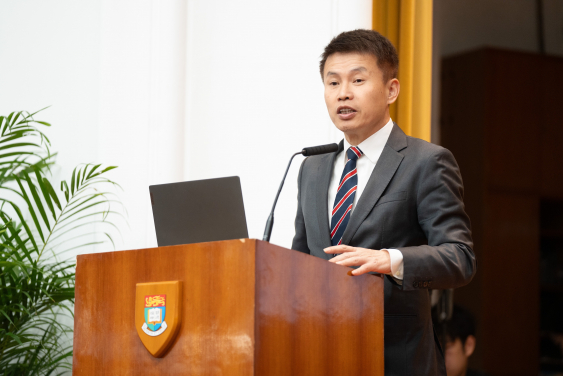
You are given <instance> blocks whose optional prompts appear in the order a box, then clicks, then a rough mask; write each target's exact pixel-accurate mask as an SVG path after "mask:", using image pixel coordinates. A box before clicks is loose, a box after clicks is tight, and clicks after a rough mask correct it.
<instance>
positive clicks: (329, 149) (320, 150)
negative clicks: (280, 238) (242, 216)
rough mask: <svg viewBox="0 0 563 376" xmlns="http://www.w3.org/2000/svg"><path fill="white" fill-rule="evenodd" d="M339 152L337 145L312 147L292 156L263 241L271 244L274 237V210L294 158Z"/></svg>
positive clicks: (269, 217)
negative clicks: (271, 238)
mask: <svg viewBox="0 0 563 376" xmlns="http://www.w3.org/2000/svg"><path fill="white" fill-rule="evenodd" d="M337 150H338V145H337V144H327V145H319V146H311V147H308V148H303V150H301V151H300V152H299V153H295V154H293V155H292V156H291V159H290V160H289V163H288V164H287V168H286V169H285V174H284V175H283V179H282V181H281V184H280V187H279V188H278V193H277V194H276V199H275V200H274V205H273V206H272V211H271V212H270V215H269V216H268V221H266V228H265V229H264V237H263V238H262V240H264V241H266V242H269V241H270V237H271V236H272V229H273V228H274V210H275V209H276V204H277V203H278V198H279V197H280V193H281V190H282V188H283V183H284V182H285V178H286V177H287V172H288V171H289V167H290V166H291V162H292V161H293V158H294V157H295V156H296V155H299V154H301V155H304V156H305V157H310V156H311V155H318V154H326V153H333V152H335V151H337Z"/></svg>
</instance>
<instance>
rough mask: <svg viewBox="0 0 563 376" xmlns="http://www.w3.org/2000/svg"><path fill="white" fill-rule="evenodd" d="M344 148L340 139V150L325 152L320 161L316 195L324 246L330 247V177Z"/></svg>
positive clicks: (318, 220)
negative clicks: (335, 161) (336, 159)
mask: <svg viewBox="0 0 563 376" xmlns="http://www.w3.org/2000/svg"><path fill="white" fill-rule="evenodd" d="M343 148H344V142H343V141H340V144H338V150H337V151H336V152H335V153H330V154H325V155H323V156H321V158H323V160H322V161H321V162H320V163H319V168H318V170H317V178H316V179H315V190H314V192H315V195H316V205H315V206H316V211H317V223H318V226H319V232H320V237H321V241H322V246H323V248H326V247H330V246H331V245H332V243H331V242H330V223H329V222H328V186H329V184H330V177H331V176H332V168H333V166H334V160H335V158H336V156H337V155H338V153H340V152H341V151H342V149H343ZM322 256H323V258H325V259H327V260H328V259H330V258H331V257H332V255H329V254H326V253H324V252H323V253H322Z"/></svg>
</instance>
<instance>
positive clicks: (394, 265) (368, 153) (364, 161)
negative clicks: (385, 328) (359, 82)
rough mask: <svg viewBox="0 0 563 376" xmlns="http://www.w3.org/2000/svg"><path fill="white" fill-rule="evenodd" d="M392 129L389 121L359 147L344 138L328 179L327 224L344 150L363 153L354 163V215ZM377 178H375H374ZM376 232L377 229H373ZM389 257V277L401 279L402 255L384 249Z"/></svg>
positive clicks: (393, 250) (344, 156) (344, 153)
mask: <svg viewBox="0 0 563 376" xmlns="http://www.w3.org/2000/svg"><path fill="white" fill-rule="evenodd" d="M392 129H393V121H392V120H391V119H389V122H388V123H387V124H385V126H384V127H383V128H381V129H380V130H378V131H377V132H375V133H374V134H372V135H371V136H369V137H368V138H366V139H365V140H364V141H363V142H362V143H361V144H359V145H350V144H349V143H348V141H346V138H345V139H344V152H341V153H339V154H338V155H337V156H336V158H335V160H334V168H333V169H332V176H331V177H330V184H329V186H328V223H330V220H331V218H332V208H333V207H334V198H335V197H336V192H337V190H338V184H339V183H340V178H341V177H342V171H343V170H344V165H345V164H346V162H347V160H348V156H347V155H346V150H348V148H349V147H350V146H357V147H359V148H360V150H361V151H362V152H363V153H364V155H363V156H362V157H361V158H359V159H358V160H357V161H356V168H357V170H358V188H357V190H356V195H355V197H354V206H352V213H351V215H354V214H353V212H354V209H355V208H356V204H357V203H358V200H359V199H360V196H361V195H362V193H363V191H364V189H365V187H366V184H367V182H368V180H369V178H370V176H371V173H372V172H373V169H374V167H375V165H376V164H377V161H378V160H379V157H380V156H381V153H382V152H383V148H384V147H385V144H386V143H387V139H388V138H389V135H390V134H391V130H392ZM376 178H377V176H376ZM374 231H377V229H374ZM386 250H387V251H388V252H389V256H390V257H391V275H392V276H393V277H395V278H396V279H399V280H402V279H403V254H402V253H401V251H399V250H398V249H388V248H387V249H386Z"/></svg>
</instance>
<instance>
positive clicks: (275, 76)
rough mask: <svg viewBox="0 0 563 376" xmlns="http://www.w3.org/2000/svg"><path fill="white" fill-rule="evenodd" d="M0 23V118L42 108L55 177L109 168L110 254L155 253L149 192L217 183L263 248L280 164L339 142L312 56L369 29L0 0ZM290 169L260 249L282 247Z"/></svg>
mask: <svg viewBox="0 0 563 376" xmlns="http://www.w3.org/2000/svg"><path fill="white" fill-rule="evenodd" d="M0 13H1V14H2V19H3V21H2V22H1V23H0V55H1V56H2V59H0V88H1V90H0V113H1V114H7V113H9V112H10V111H14V110H30V111H32V110H36V109H39V108H42V107H44V106H48V105H52V107H51V108H50V109H48V110H46V111H45V112H44V113H43V114H42V115H41V119H44V120H46V121H49V122H52V123H53V128H52V129H50V130H49V131H48V134H49V135H50V136H51V138H52V140H53V149H54V150H57V151H59V158H58V163H59V166H60V168H59V170H58V171H57V172H56V173H57V176H58V177H65V178H66V177H68V176H70V173H71V170H72V168H73V167H74V166H75V165H76V164H77V163H80V162H103V163H105V164H112V165H118V166H119V169H117V170H115V172H112V175H111V177H112V178H113V179H114V180H115V181H117V182H118V183H120V184H121V185H122V187H123V188H124V192H123V193H122V194H121V197H122V200H123V201H124V203H125V205H126V207H127V210H128V212H129V227H130V229H129V228H127V227H126V226H122V232H123V241H122V242H120V243H118V249H131V248H142V247H150V246H155V245H156V238H155V235H154V227H153V223H152V213H151V209H150V203H149V199H148V185H150V184H159V183H167V182H173V181H182V180H192V179H204V178H211V177H219V176H228V175H239V176H240V177H241V181H242V186H243V195H244V200H245V207H246V212H247V221H248V228H249V234H250V236H251V237H255V238H261V237H262V232H263V226H264V224H265V221H266V217H267V215H268V212H269V209H270V207H271V203H272V200H273V198H274V195H275V192H276V190H277V187H278V185H279V182H280V179H281V177H282V174H283V171H284V168H285V165H286V163H287V161H288V159H289V157H290V155H291V154H292V153H294V152H295V151H299V150H301V148H302V147H304V146H310V145H316V144H323V143H328V142H332V141H337V140H339V139H340V138H341V135H339V134H338V131H336V130H335V129H334V126H333V125H332V123H331V122H330V120H329V117H328V115H327V114H326V108H325V105H324V101H323V95H322V84H321V80H320V75H319V73H318V61H319V56H320V54H321V53H322V49H323V47H324V45H326V44H327V43H328V42H329V40H330V39H331V37H333V36H334V35H335V34H337V33H339V32H340V31H343V30H350V29H354V28H370V27H371V1H370V0H348V1H344V0H332V1H326V0H324V1H323V0H309V1H296V0H290V1H285V2H269V1H258V0H244V1H226V0H184V1H182V0H176V1H173V0H170V1H165V2H164V1H156V0H138V1H125V0H121V1H109V0H96V1H88V2H74V1H68V0H67V1H65V0H58V1H50V2H44V1H39V0H27V1H25V2H13V1H8V0H0ZM300 162H301V159H299V160H296V161H295V162H294V165H293V167H292V169H291V171H290V174H289V176H288V179H287V183H286V186H285V188H284V192H283V193H282V195H281V197H280V200H279V202H278V208H277V210H276V225H275V226H274V232H273V236H272V242H274V243H277V244H280V245H283V246H286V247H289V246H290V244H291V238H292V236H293V216H294V214H295V205H296V195H297V187H296V175H297V172H298V165H299V163H300ZM109 249H111V248H108V247H105V248H103V247H102V248H100V247H98V248H97V249H96V250H97V251H100V250H109Z"/></svg>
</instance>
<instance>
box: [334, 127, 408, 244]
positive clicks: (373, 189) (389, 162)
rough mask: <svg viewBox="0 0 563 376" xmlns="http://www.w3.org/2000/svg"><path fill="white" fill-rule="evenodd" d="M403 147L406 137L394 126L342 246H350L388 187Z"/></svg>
mask: <svg viewBox="0 0 563 376" xmlns="http://www.w3.org/2000/svg"><path fill="white" fill-rule="evenodd" d="M405 147H407V137H406V135H405V133H404V132H403V131H402V130H401V128H399V127H398V126H397V124H394V125H393V130H392V131H391V134H390V135H389V139H388V140H387V143H386V144H385V148H384V149H383V152H382V153H381V156H380V157H379V160H378V161H377V164H376V165H375V167H374V169H373V172H372V173H371V176H370V178H369V180H368V183H367V185H366V187H365V189H364V192H363V193H362V196H361V197H360V199H359V200H358V202H357V204H356V208H355V209H354V211H353V213H352V217H351V218H350V222H348V226H347V227H346V230H344V234H343V235H342V244H350V241H351V240H352V237H353V236H354V234H355V233H356V231H357V230H358V228H359V227H360V225H361V224H362V222H363V221H364V220H365V219H366V218H367V216H368V214H369V213H370V212H371V210H372V209H373V207H374V206H375V204H376V203H377V201H378V200H379V198H380V197H381V195H382V194H383V192H384V191H385V188H387V185H389V182H390V181H391V179H392V178H393V175H395V172H396V171H397V169H398V168H399V165H400V164H401V162H402V160H403V158H404V156H403V155H402V154H401V153H399V151H400V150H402V149H404V148H405Z"/></svg>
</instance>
